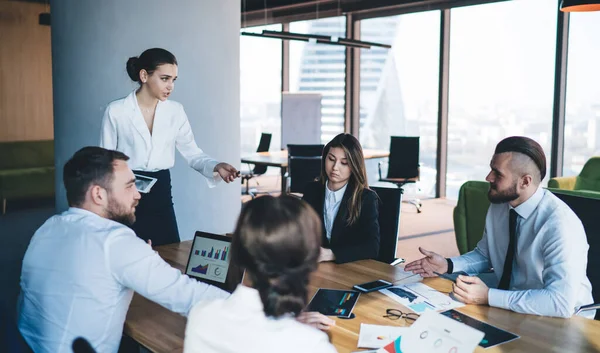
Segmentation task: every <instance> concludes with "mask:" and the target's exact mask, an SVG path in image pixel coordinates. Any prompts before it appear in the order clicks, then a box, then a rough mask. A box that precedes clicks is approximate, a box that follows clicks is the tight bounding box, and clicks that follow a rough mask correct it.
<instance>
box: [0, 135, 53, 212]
mask: <svg viewBox="0 0 600 353" xmlns="http://www.w3.org/2000/svg"><path fill="white" fill-rule="evenodd" d="M52 196H54V141H52V140H48V141H19V142H2V143H0V200H2V214H4V213H5V212H6V201H7V200H15V199H23V198H38V197H52Z"/></svg>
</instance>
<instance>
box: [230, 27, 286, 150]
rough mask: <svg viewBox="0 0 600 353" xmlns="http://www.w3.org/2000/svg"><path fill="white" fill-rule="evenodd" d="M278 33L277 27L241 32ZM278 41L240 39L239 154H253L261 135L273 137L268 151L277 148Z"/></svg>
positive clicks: (278, 135) (278, 121) (279, 70)
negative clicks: (266, 30)
mask: <svg viewBox="0 0 600 353" xmlns="http://www.w3.org/2000/svg"><path fill="white" fill-rule="evenodd" d="M263 29H268V30H272V31H280V30H281V25H271V26H262V27H253V28H244V29H242V31H247V32H257V33H260V32H262V30H263ZM281 45H282V44H281V40H278V39H270V38H260V37H248V36H241V37H240V137H241V141H240V144H241V153H242V156H243V155H247V154H250V153H253V152H256V148H257V147H258V142H259V140H260V136H261V133H263V132H266V133H271V134H273V137H272V140H271V148H270V150H271V151H277V150H279V149H280V147H281Z"/></svg>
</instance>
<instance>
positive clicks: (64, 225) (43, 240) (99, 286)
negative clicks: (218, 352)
mask: <svg viewBox="0 0 600 353" xmlns="http://www.w3.org/2000/svg"><path fill="white" fill-rule="evenodd" d="M134 291H136V292H138V293H139V294H141V295H143V296H144V297H146V298H148V299H150V300H152V301H155V302H157V303H158V304H160V305H162V306H164V307H166V308H167V309H170V310H172V311H174V312H177V313H180V314H183V315H186V314H187V313H188V312H189V310H190V309H191V308H192V306H193V305H194V304H195V303H197V302H198V301H200V300H206V299H215V298H224V297H227V296H228V295H229V294H228V293H227V292H224V291H222V290H220V289H219V288H216V287H213V286H209V285H207V284H205V283H202V282H198V281H196V280H193V279H191V278H189V277H187V276H185V275H183V274H182V273H181V272H180V271H179V270H177V269H175V268H173V267H171V266H170V265H169V264H167V263H166V262H165V261H163V260H162V259H161V258H160V256H159V255H158V254H157V253H156V252H155V251H153V250H152V248H151V247H150V245H148V244H146V243H145V242H144V241H143V240H141V239H140V238H138V237H137V236H136V235H135V233H134V232H133V231H132V230H131V229H130V228H128V227H126V226H124V225H122V224H120V223H117V222H114V221H111V220H109V219H106V218H102V217H100V216H98V215H96V214H95V213H92V212H89V211H86V210H83V209H79V208H70V209H69V210H67V211H65V212H64V213H62V214H60V215H56V216H53V217H51V218H50V219H48V220H47V221H46V222H45V223H44V224H43V225H42V226H41V227H40V229H38V230H37V232H36V233H35V235H34V236H33V238H32V239H31V243H30V244H29V247H28V248H27V252H26V253H25V258H24V259H23V271H22V273H21V296H20V298H19V311H20V313H19V330H20V331H21V334H23V337H24V338H25V340H26V341H27V343H28V344H29V346H30V347H31V348H32V349H33V350H34V351H35V352H36V353H40V352H42V353H43V352H48V353H61V352H65V353H66V352H69V353H71V352H72V349H71V345H72V344H73V340H74V339H75V338H77V337H79V336H81V337H84V338H86V339H87V340H88V341H89V342H90V343H91V345H92V346H93V347H94V348H95V349H96V351H97V352H109V353H111V352H117V350H118V348H119V342H120V341H121V335H122V332H123V325H124V323H125V315H126V314H127V310H128V308H129V303H130V302H131V298H132V296H133V292H134Z"/></svg>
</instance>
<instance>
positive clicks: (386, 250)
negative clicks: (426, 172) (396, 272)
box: [370, 186, 403, 264]
mask: <svg viewBox="0 0 600 353" xmlns="http://www.w3.org/2000/svg"><path fill="white" fill-rule="evenodd" d="M370 189H371V190H373V191H375V192H376V193H377V196H379V201H380V203H379V219H378V220H379V256H378V257H377V260H378V261H381V262H385V263H387V264H395V263H396V262H397V261H398V259H397V258H396V248H397V246H398V229H399V228H400V204H401V202H402V192H403V190H402V188H393V187H391V188H386V187H379V186H370Z"/></svg>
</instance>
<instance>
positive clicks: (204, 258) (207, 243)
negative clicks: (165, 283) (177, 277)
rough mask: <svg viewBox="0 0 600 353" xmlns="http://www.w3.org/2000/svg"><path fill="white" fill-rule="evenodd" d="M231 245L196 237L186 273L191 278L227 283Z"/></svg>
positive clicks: (221, 241)
mask: <svg viewBox="0 0 600 353" xmlns="http://www.w3.org/2000/svg"><path fill="white" fill-rule="evenodd" d="M230 248H231V243H230V242H228V241H223V240H217V239H210V238H205V237H201V236H196V239H195V240H194V244H193V246H192V252H191V254H190V259H189V261H188V265H187V268H186V271H185V273H186V274H187V275H189V276H192V277H196V278H202V279H207V280H211V281H216V282H219V283H225V280H226V279H227V271H228V270H229V256H230V251H229V249H230Z"/></svg>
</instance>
